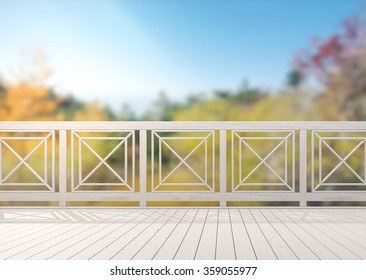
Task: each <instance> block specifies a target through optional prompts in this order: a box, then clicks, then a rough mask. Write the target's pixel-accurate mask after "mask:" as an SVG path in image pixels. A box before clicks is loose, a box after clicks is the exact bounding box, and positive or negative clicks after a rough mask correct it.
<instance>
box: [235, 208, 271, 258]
mask: <svg viewBox="0 0 366 280" xmlns="http://www.w3.org/2000/svg"><path fill="white" fill-rule="evenodd" d="M239 213H240V215H241V217H242V219H243V221H244V223H245V226H246V229H247V231H248V235H249V238H250V240H251V243H252V245H253V248H254V251H255V254H256V256H257V258H258V259H259V260H276V259H277V256H276V254H275V253H274V252H273V250H272V248H271V246H270V245H269V243H268V241H267V239H266V238H265V236H264V235H263V233H262V231H261V229H260V227H259V226H258V224H257V222H256V220H255V219H254V218H253V216H252V214H251V213H250V211H249V209H240V210H239Z"/></svg>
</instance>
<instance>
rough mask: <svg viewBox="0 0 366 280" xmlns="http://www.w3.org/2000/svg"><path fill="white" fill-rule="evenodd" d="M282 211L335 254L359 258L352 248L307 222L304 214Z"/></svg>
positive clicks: (342, 257) (341, 256)
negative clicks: (346, 246) (349, 248)
mask: <svg viewBox="0 0 366 280" xmlns="http://www.w3.org/2000/svg"><path fill="white" fill-rule="evenodd" d="M282 211H283V212H285V214H286V215H287V216H288V217H290V218H291V219H292V220H294V221H296V222H297V223H298V225H299V226H300V227H301V228H303V229H304V230H305V231H306V232H308V233H309V234H310V235H312V236H313V237H315V238H316V239H317V240H319V242H321V243H322V244H323V245H324V246H325V247H327V248H328V249H329V250H331V251H332V252H333V253H334V254H335V255H337V257H338V258H340V259H351V260H354V259H359V258H358V257H357V256H356V255H355V254H353V253H352V252H351V251H350V250H348V249H347V248H345V247H344V246H342V245H341V244H339V243H338V242H336V241H335V240H333V239H332V238H331V237H330V236H329V235H328V234H325V233H323V232H321V231H320V230H319V229H317V228H316V227H315V226H314V225H313V224H311V223H309V222H307V221H306V217H305V216H304V215H297V214H296V213H293V212H292V211H291V210H290V209H288V210H287V209H286V210H282Z"/></svg>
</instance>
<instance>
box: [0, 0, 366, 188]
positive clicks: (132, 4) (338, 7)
mask: <svg viewBox="0 0 366 280" xmlns="http://www.w3.org/2000/svg"><path fill="white" fill-rule="evenodd" d="M0 11H1V16H0V120H1V121H45V120H47V121H53V120H54V121H63V120H66V121H106V120H123V121H135V120H146V121H161V120H162V121H275V120H291V121H292V120H294V121H295V120H329V121H337V120H357V121H365V120H366V13H365V12H366V2H365V1H362V0H321V1H316V0H307V1H292V0H273V1H270V0H259V1H254V0H243V1H239V0H200V1H195V0H173V1H168V0H121V1H117V0H103V1H102V0H75V1H62V0H55V1H47V0H32V1H27V0H0ZM16 145H19V144H14V147H15V148H14V149H16ZM336 145H339V144H334V147H336ZM343 146H344V145H343ZM343 146H342V147H338V148H334V149H338V150H344V154H345V155H347V151H348V152H349V151H350V150H352V148H353V147H354V145H353V146H352V145H349V146H347V145H346V146H344V147H343ZM20 148H21V147H18V148H17V149H18V150H19V149H20ZM112 148H113V147H112ZM21 149H26V148H25V147H22V148H21ZM29 149H31V147H29ZM95 149H96V150H98V147H96V148H95ZM99 149H100V147H99ZM328 152H329V151H328ZM24 155H26V152H24ZM11 156H12V155H11V153H9V157H11ZM361 158H362V157H361ZM94 160H95V162H96V163H98V159H95V158H94ZM166 160H167V161H169V159H166ZM350 160H351V158H350ZM352 160H354V161H355V162H353V164H354V166H356V167H355V169H357V168H359V169H363V168H362V164H363V163H362V162H361V159H360V158H359V159H358V160H355V159H352ZM112 161H113V159H112ZM7 162H11V160H10V159H8V160H7ZM88 162H89V164H90V165H91V167H90V168H92V167H93V166H94V165H95V164H94V165H93V164H92V161H91V156H90V157H89V161H88ZM116 162H117V163H118V160H116V159H115V160H114V163H116ZM336 163H337V162H336ZM16 164H17V160H14V163H13V165H14V166H15V165H16ZM112 164H113V163H112ZM253 164H254V163H253ZM326 164H328V165H331V164H332V160H329V162H328V163H326ZM9 165H11V164H9ZM10 167H11V166H10ZM10 167H9V170H10V169H11V168H10ZM328 169H329V170H331V166H330V167H329V168H328ZM345 172H346V171H345ZM14 176H15V175H14ZM182 176H183V175H182ZM339 176H341V175H339ZM347 176H348V175H347ZM13 180H14V182H16V181H17V180H19V178H17V177H14V179H13ZM177 180H178V179H177ZM347 180H349V178H348V179H347ZM347 180H346V181H347Z"/></svg>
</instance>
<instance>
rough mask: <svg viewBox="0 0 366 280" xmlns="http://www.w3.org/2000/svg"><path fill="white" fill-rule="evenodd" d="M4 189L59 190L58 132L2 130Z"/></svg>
mask: <svg viewBox="0 0 366 280" xmlns="http://www.w3.org/2000/svg"><path fill="white" fill-rule="evenodd" d="M0 191H50V192H54V191H55V132H54V131H7V132H0Z"/></svg>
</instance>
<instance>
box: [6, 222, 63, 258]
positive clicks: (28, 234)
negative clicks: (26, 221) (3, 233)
mask: <svg viewBox="0 0 366 280" xmlns="http://www.w3.org/2000/svg"><path fill="white" fill-rule="evenodd" d="M55 225H56V224H39V225H34V227H31V228H28V229H26V230H22V229H20V232H18V233H16V234H14V235H10V236H7V237H5V238H3V239H1V240H0V252H2V251H4V250H7V249H8V248H12V247H14V246H16V245H18V244H21V243H23V242H24V241H27V240H31V239H32V238H34V237H35V236H39V235H40V234H42V232H45V231H46V230H48V229H50V228H53V227H54V226H55Z"/></svg>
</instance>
